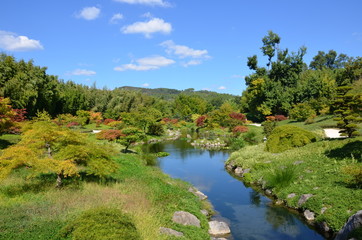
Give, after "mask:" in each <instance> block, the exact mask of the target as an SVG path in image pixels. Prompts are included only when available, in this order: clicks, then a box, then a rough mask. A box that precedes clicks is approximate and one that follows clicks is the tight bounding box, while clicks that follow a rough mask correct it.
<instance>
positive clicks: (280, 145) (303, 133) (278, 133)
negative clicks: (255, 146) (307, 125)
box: [266, 125, 317, 153]
mask: <svg viewBox="0 0 362 240" xmlns="http://www.w3.org/2000/svg"><path fill="white" fill-rule="evenodd" d="M316 140H317V138H316V136H315V135H314V134H313V133H312V132H309V131H307V130H305V129H303V128H300V127H297V126H290V125H285V126H279V127H276V128H275V129H274V130H273V131H272V133H271V134H270V136H269V138H268V140H267V142H266V150H267V151H268V152H272V153H279V152H284V151H286V150H288V149H292V148H294V147H302V146H304V145H306V144H308V143H311V142H315V141H316Z"/></svg>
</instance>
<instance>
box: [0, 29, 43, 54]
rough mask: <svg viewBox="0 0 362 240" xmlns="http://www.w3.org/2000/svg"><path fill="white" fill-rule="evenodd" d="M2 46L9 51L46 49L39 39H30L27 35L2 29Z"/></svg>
mask: <svg viewBox="0 0 362 240" xmlns="http://www.w3.org/2000/svg"><path fill="white" fill-rule="evenodd" d="M0 48H3V49H5V50H7V51H31V50H42V49H44V47H43V46H42V45H41V43H40V41H39V40H34V39H29V38H28V37H27V36H18V35H17V34H15V33H12V32H6V31H0Z"/></svg>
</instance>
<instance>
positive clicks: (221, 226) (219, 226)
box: [209, 221, 231, 236]
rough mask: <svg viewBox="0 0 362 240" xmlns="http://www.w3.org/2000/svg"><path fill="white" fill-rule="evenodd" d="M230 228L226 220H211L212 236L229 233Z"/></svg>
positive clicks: (210, 230)
mask: <svg viewBox="0 0 362 240" xmlns="http://www.w3.org/2000/svg"><path fill="white" fill-rule="evenodd" d="M230 232H231V231H230V228H229V226H228V225H227V223H225V222H219V221H211V222H209V234H210V235H211V236H222V235H226V234H229V233H230Z"/></svg>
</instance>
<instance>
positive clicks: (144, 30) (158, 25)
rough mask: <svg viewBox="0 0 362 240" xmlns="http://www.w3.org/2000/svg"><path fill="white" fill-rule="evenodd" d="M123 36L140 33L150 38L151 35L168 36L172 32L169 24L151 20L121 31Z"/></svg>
mask: <svg viewBox="0 0 362 240" xmlns="http://www.w3.org/2000/svg"><path fill="white" fill-rule="evenodd" d="M121 31H122V32H123V33H124V34H135V33H141V34H144V35H145V37H147V38H150V37H151V36H152V34H153V33H157V32H159V33H163V34H169V33H170V32H171V31H172V25H171V23H168V22H165V21H164V20H163V19H160V18H152V19H150V20H149V21H146V22H135V23H133V24H131V25H128V26H125V27H123V28H122V29H121Z"/></svg>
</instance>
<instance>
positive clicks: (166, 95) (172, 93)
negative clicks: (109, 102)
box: [119, 86, 237, 100]
mask: <svg viewBox="0 0 362 240" xmlns="http://www.w3.org/2000/svg"><path fill="white" fill-rule="evenodd" d="M119 89H123V90H128V91H139V92H141V93H145V94H147V95H150V96H154V97H159V98H162V99H166V100H167V99H174V98H175V97H176V96H177V95H178V94H181V93H182V94H187V95H197V96H200V97H203V98H215V97H219V98H222V99H224V100H231V99H235V98H237V96H235V95H231V94H227V93H217V92H212V91H207V90H201V91H195V89H193V88H188V89H185V90H177V89H170V88H153V89H152V88H140V87H130V86H124V87H120V88H119Z"/></svg>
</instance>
